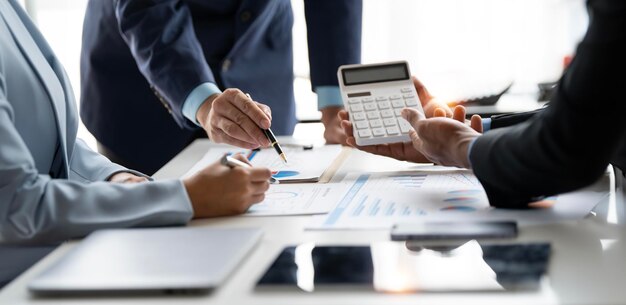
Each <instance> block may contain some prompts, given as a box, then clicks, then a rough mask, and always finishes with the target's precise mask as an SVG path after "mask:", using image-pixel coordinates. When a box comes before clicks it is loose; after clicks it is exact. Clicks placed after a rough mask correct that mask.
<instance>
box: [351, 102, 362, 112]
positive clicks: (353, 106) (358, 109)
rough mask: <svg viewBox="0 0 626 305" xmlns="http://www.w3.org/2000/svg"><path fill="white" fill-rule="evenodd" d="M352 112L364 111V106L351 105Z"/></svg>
mask: <svg viewBox="0 0 626 305" xmlns="http://www.w3.org/2000/svg"><path fill="white" fill-rule="evenodd" d="M350 110H352V111H363V105H361V104H356V105H350Z"/></svg>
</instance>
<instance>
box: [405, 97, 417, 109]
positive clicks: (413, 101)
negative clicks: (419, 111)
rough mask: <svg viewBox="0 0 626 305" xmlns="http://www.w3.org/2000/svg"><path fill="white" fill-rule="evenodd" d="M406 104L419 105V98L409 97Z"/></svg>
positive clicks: (410, 105)
mask: <svg viewBox="0 0 626 305" xmlns="http://www.w3.org/2000/svg"><path fill="white" fill-rule="evenodd" d="M406 105H407V106H409V107H413V106H417V100H416V99H414V98H412V99H408V100H406Z"/></svg>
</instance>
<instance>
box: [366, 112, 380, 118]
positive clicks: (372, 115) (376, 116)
mask: <svg viewBox="0 0 626 305" xmlns="http://www.w3.org/2000/svg"><path fill="white" fill-rule="evenodd" d="M367 118H368V119H378V118H380V114H379V113H378V111H369V112H367Z"/></svg>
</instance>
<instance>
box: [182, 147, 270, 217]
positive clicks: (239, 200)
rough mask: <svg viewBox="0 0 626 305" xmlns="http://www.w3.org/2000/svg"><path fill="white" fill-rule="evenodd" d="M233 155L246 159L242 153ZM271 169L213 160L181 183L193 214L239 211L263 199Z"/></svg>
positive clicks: (199, 215) (231, 213) (208, 214)
mask: <svg viewBox="0 0 626 305" xmlns="http://www.w3.org/2000/svg"><path fill="white" fill-rule="evenodd" d="M235 158H237V159H239V160H241V161H244V162H247V160H246V158H245V157H243V156H242V155H236V156H235ZM271 175H272V173H271V172H270V170H269V169H267V168H252V167H250V168H243V167H234V168H229V167H227V166H225V165H222V164H220V162H219V161H218V162H215V163H213V164H211V165H209V166H207V167H206V168H204V169H203V170H201V171H200V172H198V173H196V174H195V175H193V176H191V177H189V178H187V179H184V180H183V184H184V185H185V189H186V190H187V194H188V195H189V199H190V200H191V204H192V206H193V210H194V218H204V217H214V216H225V215H234V214H241V213H244V212H246V211H247V210H248V208H249V207H250V206H251V205H252V204H255V203H258V202H261V201H263V200H264V199H265V192H266V191H267V190H268V189H269V187H270V184H269V179H270V177H271Z"/></svg>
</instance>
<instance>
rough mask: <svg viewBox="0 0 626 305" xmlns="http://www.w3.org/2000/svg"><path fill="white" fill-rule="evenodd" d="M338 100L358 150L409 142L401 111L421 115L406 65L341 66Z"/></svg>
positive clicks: (391, 63)
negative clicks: (350, 125)
mask: <svg viewBox="0 0 626 305" xmlns="http://www.w3.org/2000/svg"><path fill="white" fill-rule="evenodd" d="M337 77H338V78H339V87H340V89H341V98H342V99H343V103H344V106H345V108H346V109H347V110H348V113H349V114H350V121H351V122H352V126H353V129H354V138H355V139H356V144H358V145H360V146H365V145H375V144H386V143H395V142H407V141H410V138H409V130H411V125H410V124H409V123H408V122H407V121H406V120H405V119H403V118H402V116H401V115H400V112H401V111H402V109H403V108H406V107H411V108H415V109H418V110H419V111H420V112H422V113H423V112H424V110H423V109H422V105H421V103H420V101H419V98H418V96H417V92H416V91H415V87H414V86H413V82H412V81H411V73H410V71H409V64H408V63H407V62H406V61H396V62H388V63H378V64H367V65H344V66H341V67H339V70H338V71H337Z"/></svg>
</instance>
